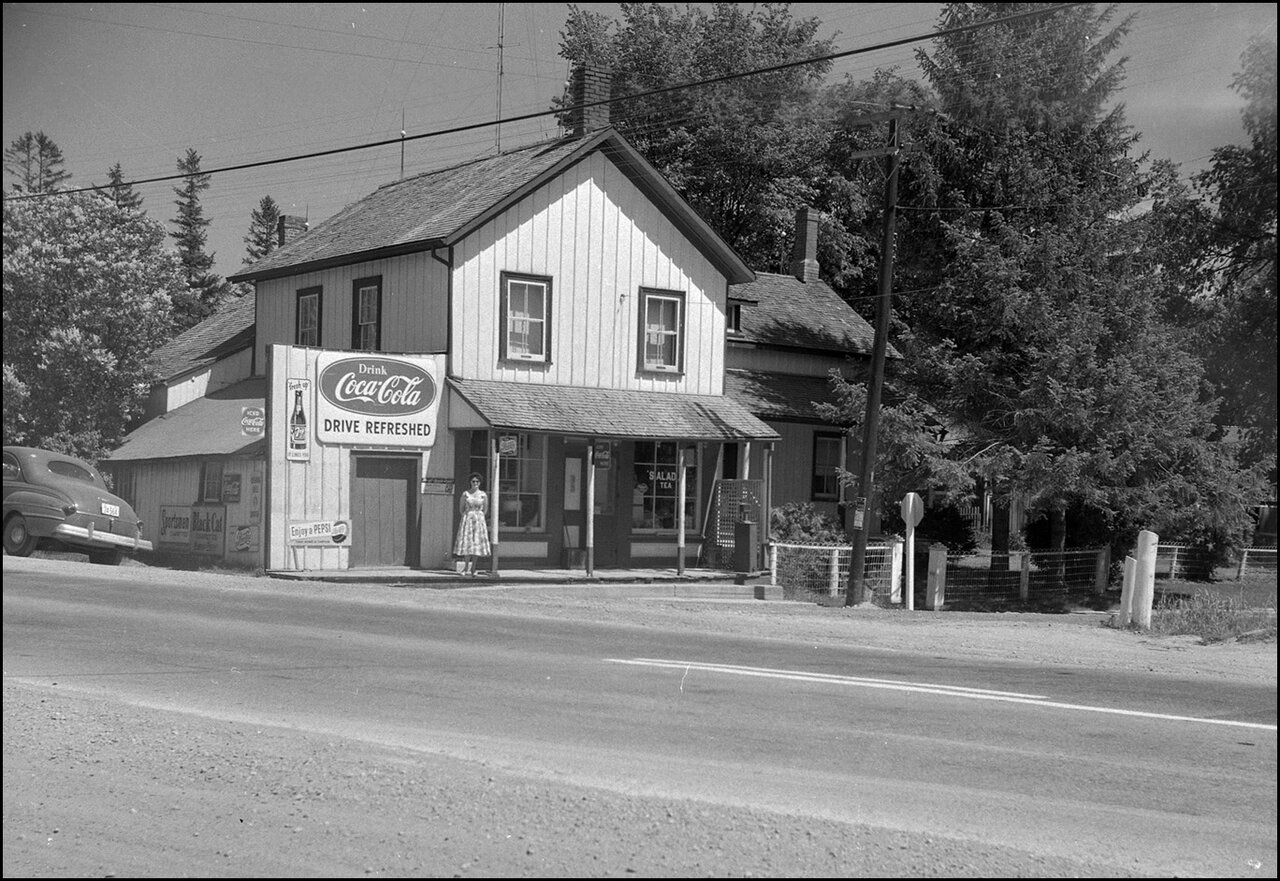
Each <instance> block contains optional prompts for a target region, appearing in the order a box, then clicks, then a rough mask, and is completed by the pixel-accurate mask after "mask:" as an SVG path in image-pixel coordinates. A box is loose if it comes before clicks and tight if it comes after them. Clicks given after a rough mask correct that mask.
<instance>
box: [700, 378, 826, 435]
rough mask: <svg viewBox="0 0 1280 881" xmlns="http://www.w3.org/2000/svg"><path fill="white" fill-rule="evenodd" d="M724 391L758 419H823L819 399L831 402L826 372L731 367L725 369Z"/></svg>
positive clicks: (806, 420)
mask: <svg viewBox="0 0 1280 881" xmlns="http://www.w3.org/2000/svg"><path fill="white" fill-rule="evenodd" d="M724 393H725V394H726V395H728V396H729V397H731V398H733V399H734V400H735V401H737V402H738V403H740V404H742V405H743V406H744V407H746V408H747V409H748V410H749V411H751V412H752V413H754V414H755V415H756V416H759V417H760V418H761V419H771V420H774V421H786V422H813V423H824V424H827V425H831V426H832V427H833V428H834V427H835V425H834V423H831V422H828V421H827V420H826V419H824V418H823V417H822V416H821V415H820V414H819V413H818V407H817V405H818V403H819V402H823V403H834V402H835V399H836V398H835V393H834V392H833V391H832V390H831V380H830V378H828V377H825V376H794V375H791V374H786V373H767V372H765V371H761V370H746V369H743V368H737V367H734V368H730V369H728V370H725V372H724Z"/></svg>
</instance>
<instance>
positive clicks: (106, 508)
mask: <svg viewBox="0 0 1280 881" xmlns="http://www.w3.org/2000/svg"><path fill="white" fill-rule="evenodd" d="M102 513H103V514H106V515H107V516H108V517H119V516H120V506H119V505H109V504H107V503H106V502H103V503H102Z"/></svg>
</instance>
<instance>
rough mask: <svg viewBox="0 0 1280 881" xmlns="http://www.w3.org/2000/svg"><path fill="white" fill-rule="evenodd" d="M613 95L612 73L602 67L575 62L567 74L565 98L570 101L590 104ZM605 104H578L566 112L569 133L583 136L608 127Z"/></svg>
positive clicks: (574, 135) (573, 135)
mask: <svg viewBox="0 0 1280 881" xmlns="http://www.w3.org/2000/svg"><path fill="white" fill-rule="evenodd" d="M612 97H613V73H612V72H611V71H610V70H609V69H608V68H605V67H598V66H595V65H590V64H579V65H578V66H577V67H575V68H574V69H573V73H572V74H570V75H569V101H570V102H571V103H572V104H574V105H577V104H591V103H594V102H596V101H608V100H609V99H610V98H612ZM609 124H610V122H609V105H608V104H596V105H595V106H594V107H580V108H578V109H577V110H573V111H571V112H570V114H569V135H570V137H574V138H581V137H585V136H587V135H589V134H591V133H592V132H595V131H599V130H600V129H602V128H608V127H609Z"/></svg>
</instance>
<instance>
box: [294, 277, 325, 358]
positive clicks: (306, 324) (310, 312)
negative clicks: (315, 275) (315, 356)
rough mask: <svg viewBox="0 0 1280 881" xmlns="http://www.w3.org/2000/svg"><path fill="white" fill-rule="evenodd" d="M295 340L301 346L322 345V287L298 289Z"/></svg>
mask: <svg viewBox="0 0 1280 881" xmlns="http://www.w3.org/2000/svg"><path fill="white" fill-rule="evenodd" d="M293 341H294V343H295V344H296V345H299V346H318V345H320V288H303V289H302V290H300V291H298V326H297V328H295V330H294V334H293Z"/></svg>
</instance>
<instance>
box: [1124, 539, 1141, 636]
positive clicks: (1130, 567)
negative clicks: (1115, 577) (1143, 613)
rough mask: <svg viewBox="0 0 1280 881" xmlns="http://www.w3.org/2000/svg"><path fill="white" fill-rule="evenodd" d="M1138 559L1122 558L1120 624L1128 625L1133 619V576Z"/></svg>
mask: <svg viewBox="0 0 1280 881" xmlns="http://www.w3.org/2000/svg"><path fill="white" fill-rule="evenodd" d="M1137 568H1138V561H1137V560H1135V559H1134V558H1133V557H1128V556H1127V557H1125V558H1124V581H1123V582H1122V584H1121V588H1120V626H1121V627H1128V626H1129V622H1130V621H1132V620H1133V576H1134V573H1135V572H1136V571H1137Z"/></svg>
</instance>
